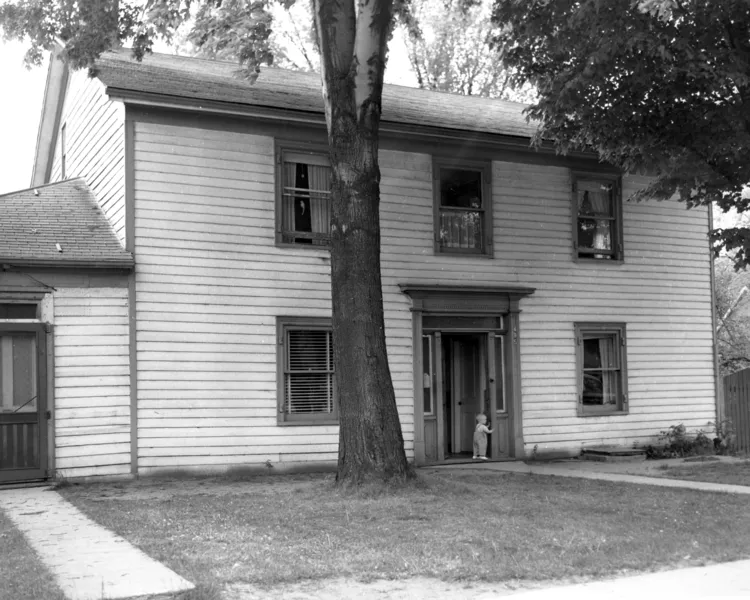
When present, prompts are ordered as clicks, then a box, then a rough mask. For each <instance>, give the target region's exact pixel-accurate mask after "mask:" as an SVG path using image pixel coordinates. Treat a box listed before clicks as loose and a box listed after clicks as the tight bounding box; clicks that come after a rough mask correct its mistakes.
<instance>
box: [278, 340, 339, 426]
mask: <svg viewBox="0 0 750 600" xmlns="http://www.w3.org/2000/svg"><path fill="white" fill-rule="evenodd" d="M286 345H287V364H286V373H285V374H284V378H285V379H284V411H285V412H286V413H287V414H292V413H331V412H333V344H332V335H331V332H330V331H327V330H299V329H290V330H287V332H286Z"/></svg>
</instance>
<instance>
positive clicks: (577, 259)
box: [573, 256, 625, 267]
mask: <svg viewBox="0 0 750 600" xmlns="http://www.w3.org/2000/svg"><path fill="white" fill-rule="evenodd" d="M573 262H574V263H577V264H579V265H593V266H597V267H600V266H602V265H623V264H625V259H624V258H612V259H609V260H608V259H606V258H585V257H582V256H574V257H573Z"/></svg>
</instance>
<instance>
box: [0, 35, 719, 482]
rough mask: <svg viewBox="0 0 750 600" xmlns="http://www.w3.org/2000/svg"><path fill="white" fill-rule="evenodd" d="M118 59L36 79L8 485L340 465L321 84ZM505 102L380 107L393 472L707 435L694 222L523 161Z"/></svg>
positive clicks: (409, 101)
mask: <svg viewBox="0 0 750 600" xmlns="http://www.w3.org/2000/svg"><path fill="white" fill-rule="evenodd" d="M235 70H236V65H234V64H231V63H222V62H213V61H207V60H200V59H193V58H181V57H176V56H166V55H154V56H150V57H147V58H146V59H145V60H144V62H143V63H137V62H135V61H133V60H131V58H130V56H129V51H127V50H123V51H119V52H113V53H109V54H106V55H105V56H104V57H103V58H102V59H101V60H100V62H99V65H98V70H97V73H96V77H95V78H89V77H88V76H87V73H86V72H83V71H82V72H69V71H68V70H67V68H66V67H65V65H64V63H63V62H61V61H59V60H53V61H52V62H51V66H50V69H49V76H48V80H47V86H46V92H45V99H44V107H43V114H42V118H41V123H40V128H39V135H38V146H37V153H36V159H35V165H34V174H33V181H32V182H31V186H32V187H31V188H30V189H28V190H24V191H21V192H17V193H13V194H8V195H5V196H2V197H0V265H1V269H2V270H0V480H4V481H8V480H11V481H13V480H22V479H38V478H45V477H54V476H56V475H60V474H61V475H63V476H66V477H93V476H129V475H139V474H141V475H142V474H150V473H164V472H171V471H178V470H182V471H198V470H214V471H226V470H231V469H239V468H243V469H252V468H259V469H267V468H268V467H272V468H274V469H277V470H284V469H293V468H297V469H300V468H320V467H322V466H325V465H329V466H330V465H332V464H334V463H335V461H336V458H337V448H338V425H337V406H336V403H335V398H334V395H333V392H332V389H333V375H334V374H333V366H332V363H331V347H332V346H331V345H332V344H333V343H335V340H333V339H332V336H331V333H330V315H331V295H330V257H329V250H328V248H327V236H328V231H329V213H330V206H329V186H330V168H329V165H328V161H327V158H326V149H325V140H326V134H325V125H324V116H323V111H322V100H321V92H320V81H319V77H318V76H317V75H314V74H308V73H293V72H287V71H281V70H275V69H270V68H269V69H265V70H263V72H262V74H261V76H260V78H259V79H258V81H257V83H256V84H255V85H250V84H249V83H247V82H245V81H242V80H240V79H237V78H236V77H235V76H234V72H235ZM522 109H523V107H522V106H521V105H519V104H515V103H511V102H503V101H498V100H489V99H483V98H474V97H461V96H455V95H449V94H443V93H435V92H427V91H422V90H417V89H410V88H404V87H395V86H386V88H385V91H384V97H383V122H382V128H381V129H382V142H381V153H380V164H381V171H382V184H381V189H382V208H381V219H382V221H381V226H382V269H383V293H384V302H385V320H386V336H387V341H388V353H389V360H390V368H391V372H392V374H393V381H394V386H395V390H396V398H397V401H398V408H399V414H400V418H401V425H402V428H403V432H404V439H405V444H406V452H407V455H408V457H409V458H410V459H411V460H413V461H414V462H415V463H416V464H426V463H435V462H441V461H446V460H452V459H455V458H456V457H461V456H463V455H464V453H466V452H467V451H470V450H471V439H472V431H473V428H474V420H475V414H476V413H477V412H479V411H484V412H486V413H487V415H488V417H489V420H490V422H491V424H492V426H493V427H494V429H495V433H494V434H493V435H492V436H491V444H490V454H491V456H492V457H493V458H495V459H500V458H509V459H513V458H515V459H518V458H522V457H526V456H530V455H532V454H533V455H536V456H544V455H551V454H557V455H575V454H578V453H579V452H580V451H581V450H582V448H586V447H588V446H598V445H607V444H608V445H617V446H623V447H628V448H630V447H633V446H635V445H643V444H646V443H649V442H652V441H654V440H655V438H656V436H657V435H658V433H659V431H660V430H663V429H666V428H667V427H668V426H669V425H672V424H678V423H684V424H685V425H686V426H687V427H689V428H698V427H705V425H706V423H707V422H708V421H711V420H714V419H715V418H716V411H717V400H716V398H717V387H716V384H717V379H716V378H717V370H716V366H715V360H714V352H713V335H712V332H713V329H714V328H713V324H712V322H713V315H712V300H711V298H712V294H711V283H712V267H711V260H710V255H709V247H708V241H707V232H708V230H709V215H708V214H707V211H706V210H705V209H702V208H699V209H693V210H690V211H688V210H685V208H684V206H683V205H681V204H679V203H678V202H647V203H631V202H627V198H628V196H629V195H630V194H631V193H632V192H633V191H634V190H635V189H637V188H638V187H639V186H642V185H644V184H645V183H646V180H645V179H644V178H642V177H638V176H621V174H620V173H618V172H617V171H615V170H613V169H612V168H610V167H608V166H606V165H604V164H601V163H599V162H598V161H597V160H596V157H595V156H594V155H588V154H584V153H580V154H575V155H571V156H567V157H564V156H558V155H556V154H555V153H554V151H553V150H551V149H550V148H542V149H540V150H534V149H532V148H530V145H529V139H530V137H531V136H532V135H533V133H534V127H533V125H530V124H528V123H527V122H526V120H525V118H524V116H523V114H522Z"/></svg>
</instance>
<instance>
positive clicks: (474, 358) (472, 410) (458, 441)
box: [448, 335, 489, 454]
mask: <svg viewBox="0 0 750 600" xmlns="http://www.w3.org/2000/svg"><path fill="white" fill-rule="evenodd" d="M449 340H450V344H451V348H450V351H449V354H448V356H449V357H450V362H451V371H452V378H451V379H452V382H451V383H452V384H451V392H452V393H451V399H452V402H451V407H450V409H451V415H455V417H454V418H452V419H450V421H451V429H452V432H451V433H452V436H453V443H452V445H451V450H452V454H464V453H466V454H468V453H469V452H472V451H473V446H474V428H475V426H476V416H477V414H478V413H480V412H482V411H484V402H483V401H484V398H485V393H486V390H487V382H486V379H485V378H484V377H483V375H484V368H483V367H484V360H483V358H484V356H483V355H484V348H483V343H482V342H484V338H483V336H480V335H460V336H451V337H450V338H449ZM488 418H489V416H488Z"/></svg>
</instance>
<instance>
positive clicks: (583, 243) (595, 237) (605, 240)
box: [578, 218, 614, 254]
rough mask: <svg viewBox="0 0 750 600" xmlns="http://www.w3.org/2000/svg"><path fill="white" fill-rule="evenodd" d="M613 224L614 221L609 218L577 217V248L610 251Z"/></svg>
mask: <svg viewBox="0 0 750 600" xmlns="http://www.w3.org/2000/svg"><path fill="white" fill-rule="evenodd" d="M613 225H614V221H610V220H604V219H589V218H579V219H578V248H579V249H589V250H601V251H602V252H610V251H611V250H612V226H613ZM594 254H595V253H594Z"/></svg>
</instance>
